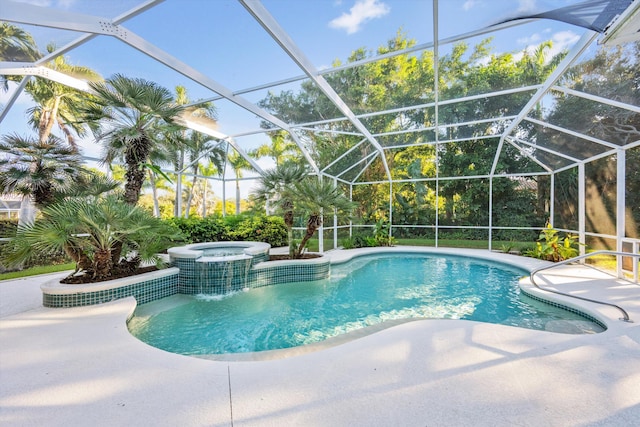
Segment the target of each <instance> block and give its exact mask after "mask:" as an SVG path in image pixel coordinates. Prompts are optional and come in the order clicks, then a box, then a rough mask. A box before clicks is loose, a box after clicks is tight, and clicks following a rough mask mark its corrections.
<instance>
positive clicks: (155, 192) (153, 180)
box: [149, 170, 160, 218]
mask: <svg viewBox="0 0 640 427" xmlns="http://www.w3.org/2000/svg"><path fill="white" fill-rule="evenodd" d="M149 183H150V184H151V195H152V198H153V216H155V217H156V218H160V203H159V202H158V187H157V186H156V177H155V175H154V174H153V172H152V171H151V170H149Z"/></svg>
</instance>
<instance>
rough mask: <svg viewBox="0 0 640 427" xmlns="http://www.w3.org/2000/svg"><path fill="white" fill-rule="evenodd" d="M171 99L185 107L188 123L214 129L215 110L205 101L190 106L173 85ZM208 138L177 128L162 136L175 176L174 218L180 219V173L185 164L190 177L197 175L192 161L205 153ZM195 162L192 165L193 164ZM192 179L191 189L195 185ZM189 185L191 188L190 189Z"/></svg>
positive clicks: (182, 91) (181, 88)
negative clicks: (164, 138)
mask: <svg viewBox="0 0 640 427" xmlns="http://www.w3.org/2000/svg"><path fill="white" fill-rule="evenodd" d="M175 98H176V104H178V105H182V106H184V107H185V110H184V113H183V116H184V117H187V118H189V119H190V120H196V121H201V122H204V123H205V124H207V125H208V126H214V127H215V126H216V125H217V123H216V117H217V112H216V107H215V105H214V104H213V103H212V102H205V103H201V104H192V103H191V100H190V99H189V94H188V93H187V89H186V88H185V87H184V86H176V88H175ZM211 140H212V138H210V137H208V136H205V135H202V134H198V133H197V132H195V131H189V130H187V129H184V128H183V129H181V130H179V131H178V132H174V133H172V134H168V135H166V141H167V147H168V148H169V151H170V157H171V159H172V163H173V167H174V170H175V171H176V172H177V173H178V176H177V179H176V195H175V204H174V216H176V217H180V216H182V212H181V210H180V212H179V211H178V210H179V209H178V208H179V206H180V203H178V201H179V200H182V174H181V173H180V172H181V171H183V170H184V169H185V163H186V162H189V163H190V164H191V165H190V166H191V169H194V168H195V169H196V172H194V174H196V175H197V169H198V166H199V165H198V163H197V162H196V161H197V160H198V159H199V158H200V157H201V156H202V155H204V153H205V152H206V150H207V146H206V144H207V143H208V142H209V141H211ZM219 157H220V156H219V154H218V153H214V158H213V159H214V161H215V162H216V163H220V161H221V160H220V158H219ZM193 162H196V163H193ZM196 181H197V179H196V180H194V182H193V184H194V185H193V186H195V182H196ZM193 186H192V188H193ZM192 198H193V193H191V192H190V193H189V198H188V200H187V209H186V210H185V216H189V205H190V203H191V199H192Z"/></svg>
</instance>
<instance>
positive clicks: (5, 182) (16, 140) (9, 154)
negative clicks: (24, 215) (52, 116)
mask: <svg viewBox="0 0 640 427" xmlns="http://www.w3.org/2000/svg"><path fill="white" fill-rule="evenodd" d="M0 153H3V154H5V157H4V158H3V159H0V193H2V194H9V193H18V194H21V195H23V196H24V197H32V198H33V201H34V203H35V205H36V207H37V208H38V209H42V208H44V207H46V206H47V205H48V204H50V203H52V202H53V201H54V200H55V197H56V192H59V191H62V190H63V189H68V187H69V186H70V185H73V184H75V183H76V181H77V179H78V177H79V176H80V175H81V174H82V173H84V172H86V170H85V169H83V167H82V159H81V157H80V156H79V155H78V153H77V152H76V151H75V150H73V149H72V148H70V147H68V146H66V144H64V143H63V142H62V141H61V140H60V139H59V138H57V137H55V136H53V135H51V136H49V138H48V139H47V140H46V141H41V140H39V139H36V138H29V137H22V136H20V135H17V134H10V135H4V136H3V137H2V139H0Z"/></svg>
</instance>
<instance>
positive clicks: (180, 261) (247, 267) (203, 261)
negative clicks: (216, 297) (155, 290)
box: [168, 241, 271, 294]
mask: <svg viewBox="0 0 640 427" xmlns="http://www.w3.org/2000/svg"><path fill="white" fill-rule="evenodd" d="M269 249H271V245H269V244H268V243H262V242H243V241H241V242H206V243H194V244H191V245H186V246H180V247H176V248H171V249H169V250H168V253H169V259H170V262H171V264H172V265H174V266H176V267H178V268H180V274H179V285H178V286H179V292H180V293H183V294H224V293H228V292H233V291H237V290H240V289H243V288H245V287H247V283H248V281H249V272H250V271H251V268H252V267H253V266H254V265H256V264H258V263H261V262H264V261H267V260H269Z"/></svg>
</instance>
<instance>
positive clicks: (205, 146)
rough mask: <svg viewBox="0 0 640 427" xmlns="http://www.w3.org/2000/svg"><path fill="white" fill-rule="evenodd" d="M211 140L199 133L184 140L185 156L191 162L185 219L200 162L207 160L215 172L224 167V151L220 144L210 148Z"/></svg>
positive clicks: (192, 133)
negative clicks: (191, 175)
mask: <svg viewBox="0 0 640 427" xmlns="http://www.w3.org/2000/svg"><path fill="white" fill-rule="evenodd" d="M212 140H213V138H211V137H209V136H207V135H204V134H202V133H200V132H191V134H190V135H189V138H188V139H187V140H186V144H185V145H186V147H187V154H188V157H189V159H190V160H191V166H190V169H191V173H192V174H193V177H192V180H191V189H190V191H189V197H188V198H187V203H186V208H185V217H187V218H188V217H189V210H190V209H191V202H192V200H193V194H194V191H195V188H196V185H197V182H198V175H200V173H201V169H202V165H201V164H200V160H201V159H203V160H208V161H209V162H210V163H212V164H213V165H214V166H215V168H216V169H217V170H222V168H223V167H224V156H225V151H224V150H223V149H222V147H220V144H217V145H214V146H211V145H210V144H209V142H211V141H212Z"/></svg>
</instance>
